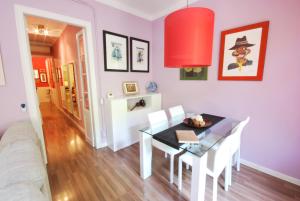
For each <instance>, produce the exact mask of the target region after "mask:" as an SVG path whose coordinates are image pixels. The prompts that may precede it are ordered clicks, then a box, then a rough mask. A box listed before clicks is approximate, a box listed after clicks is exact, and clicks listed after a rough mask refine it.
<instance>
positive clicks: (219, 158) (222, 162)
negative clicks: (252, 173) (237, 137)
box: [209, 135, 233, 176]
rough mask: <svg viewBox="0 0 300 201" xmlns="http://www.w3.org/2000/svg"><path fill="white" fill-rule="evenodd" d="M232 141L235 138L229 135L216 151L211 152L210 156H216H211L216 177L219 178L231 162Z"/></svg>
mask: <svg viewBox="0 0 300 201" xmlns="http://www.w3.org/2000/svg"><path fill="white" fill-rule="evenodd" d="M232 141H233V137H232V136H231V135H229V136H227V137H226V138H225V139H224V140H223V141H222V142H221V144H220V145H219V147H218V148H217V149H216V150H214V151H212V152H209V154H214V155H213V156H209V157H213V160H212V162H213V164H212V170H211V171H212V172H213V174H214V175H217V176H219V175H220V174H221V173H222V171H223V170H224V168H225V167H226V166H227V164H228V163H229V160H230V158H231V154H230V153H231V152H230V150H231V143H232Z"/></svg>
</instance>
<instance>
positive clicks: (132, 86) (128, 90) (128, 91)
mask: <svg viewBox="0 0 300 201" xmlns="http://www.w3.org/2000/svg"><path fill="white" fill-rule="evenodd" d="M123 91H124V94H125V95H134V94H138V93H139V88H138V84H137V82H133V81H127V82H123Z"/></svg>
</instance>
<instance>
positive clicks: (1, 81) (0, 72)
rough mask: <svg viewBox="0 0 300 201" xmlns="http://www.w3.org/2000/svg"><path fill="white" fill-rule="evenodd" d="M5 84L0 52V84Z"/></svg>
mask: <svg viewBox="0 0 300 201" xmlns="http://www.w3.org/2000/svg"><path fill="white" fill-rule="evenodd" d="M4 85H5V77H4V71H3V63H2V57H1V52H0V86H4Z"/></svg>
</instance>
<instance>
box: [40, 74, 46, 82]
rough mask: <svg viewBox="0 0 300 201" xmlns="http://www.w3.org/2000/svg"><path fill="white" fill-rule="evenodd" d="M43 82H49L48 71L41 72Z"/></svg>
mask: <svg viewBox="0 0 300 201" xmlns="http://www.w3.org/2000/svg"><path fill="white" fill-rule="evenodd" d="M40 79H41V82H47V75H46V73H40Z"/></svg>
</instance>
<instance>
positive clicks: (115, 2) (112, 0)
mask: <svg viewBox="0 0 300 201" xmlns="http://www.w3.org/2000/svg"><path fill="white" fill-rule="evenodd" d="M96 1H98V2H100V3H103V4H106V5H108V6H111V7H114V8H117V9H119V10H122V11H125V12H127V13H131V14H133V15H136V16H139V17H142V18H144V19H147V20H150V21H152V20H156V19H158V18H160V17H163V16H165V15H167V14H169V13H171V12H173V11H175V10H177V9H180V8H183V7H186V5H187V1H186V0H96ZM197 1H198V0H188V2H189V4H191V3H195V2H197Z"/></svg>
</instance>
